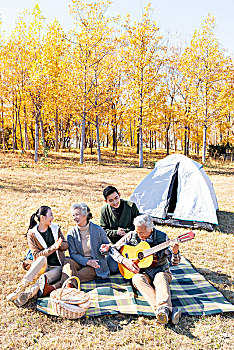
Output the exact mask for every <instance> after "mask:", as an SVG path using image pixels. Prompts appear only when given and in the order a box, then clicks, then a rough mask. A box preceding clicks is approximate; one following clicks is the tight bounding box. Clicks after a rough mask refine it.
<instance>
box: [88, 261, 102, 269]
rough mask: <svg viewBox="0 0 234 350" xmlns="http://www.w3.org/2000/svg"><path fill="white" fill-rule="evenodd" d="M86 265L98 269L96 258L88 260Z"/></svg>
mask: <svg viewBox="0 0 234 350" xmlns="http://www.w3.org/2000/svg"><path fill="white" fill-rule="evenodd" d="M86 265H88V266H91V267H93V268H94V269H98V268H99V267H100V265H98V260H88V261H87V263H86Z"/></svg>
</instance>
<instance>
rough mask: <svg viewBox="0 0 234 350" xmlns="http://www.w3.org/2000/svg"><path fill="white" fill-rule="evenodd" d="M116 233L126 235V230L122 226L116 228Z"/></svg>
mask: <svg viewBox="0 0 234 350" xmlns="http://www.w3.org/2000/svg"><path fill="white" fill-rule="evenodd" d="M117 234H118V235H119V236H125V235H126V232H125V230H124V229H123V228H121V227H119V228H118V230H117Z"/></svg>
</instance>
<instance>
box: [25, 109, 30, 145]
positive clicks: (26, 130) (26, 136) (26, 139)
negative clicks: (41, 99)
mask: <svg viewBox="0 0 234 350" xmlns="http://www.w3.org/2000/svg"><path fill="white" fill-rule="evenodd" d="M26 117H27V114H26V106H25V105H24V143H25V150H30V144H29V139H28V126H27V122H26Z"/></svg>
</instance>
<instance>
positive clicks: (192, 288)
mask: <svg viewBox="0 0 234 350" xmlns="http://www.w3.org/2000/svg"><path fill="white" fill-rule="evenodd" d="M170 270H171V272H172V276H173V278H172V282H171V299H172V304H173V306H177V307H179V308H180V309H181V312H182V314H184V315H193V316H195V315H211V314H216V313H222V312H231V311H234V305H232V304H231V303H230V302H229V301H228V300H227V299H225V297H224V296H223V295H222V294H221V293H220V292H219V291H218V290H217V289H216V288H214V287H213V286H212V285H211V284H210V283H209V282H208V281H206V279H205V278H204V277H203V276H202V275H201V274H199V273H198V272H197V271H196V270H195V269H194V268H193V267H192V265H191V264H190V263H189V261H188V260H186V259H185V258H184V257H182V258H181V263H180V264H179V265H178V266H171V267H170ZM81 290H84V291H85V292H88V293H89V295H90V299H91V307H90V308H89V309H88V310H87V312H86V316H89V317H92V316H101V315H111V314H117V313H122V314H133V315H148V316H154V313H153V310H152V308H151V307H150V305H149V304H148V303H147V302H146V300H145V299H144V298H143V297H142V295H141V294H140V293H139V292H138V291H137V290H135V289H134V288H133V286H132V284H131V282H130V281H129V280H125V279H124V278H123V277H122V276H121V275H120V274H117V275H113V276H111V277H110V278H107V279H105V280H102V279H96V280H94V281H90V282H85V283H82V284H81ZM37 309H38V310H39V311H42V312H44V313H46V314H50V315H56V314H55V313H54V312H53V310H52V308H51V302H50V299H49V298H39V299H38V300H37Z"/></svg>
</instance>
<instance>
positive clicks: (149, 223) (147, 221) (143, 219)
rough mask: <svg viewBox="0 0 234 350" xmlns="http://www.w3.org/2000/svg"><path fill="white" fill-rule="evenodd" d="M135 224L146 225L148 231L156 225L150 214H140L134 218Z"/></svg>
mask: <svg viewBox="0 0 234 350" xmlns="http://www.w3.org/2000/svg"><path fill="white" fill-rule="evenodd" d="M133 225H134V226H145V227H146V229H147V231H150V230H151V229H152V228H153V227H154V223H153V220H152V218H151V216H150V215H149V214H144V215H139V216H137V217H136V218H135V219H134V220H133Z"/></svg>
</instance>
